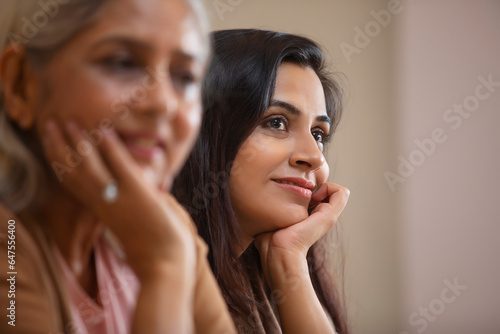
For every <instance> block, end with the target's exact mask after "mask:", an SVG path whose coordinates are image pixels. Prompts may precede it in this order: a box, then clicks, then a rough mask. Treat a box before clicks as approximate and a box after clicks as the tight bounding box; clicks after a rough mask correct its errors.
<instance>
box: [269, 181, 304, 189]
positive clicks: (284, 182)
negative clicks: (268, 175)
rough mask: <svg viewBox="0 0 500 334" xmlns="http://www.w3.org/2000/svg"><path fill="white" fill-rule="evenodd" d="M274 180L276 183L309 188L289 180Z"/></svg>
mask: <svg viewBox="0 0 500 334" xmlns="http://www.w3.org/2000/svg"><path fill="white" fill-rule="evenodd" d="M273 181H274V182H276V183H281V184H289V185H292V186H297V187H301V188H304V189H309V188H306V187H303V186H301V185H298V184H297V183H295V182H290V181H282V180H273Z"/></svg>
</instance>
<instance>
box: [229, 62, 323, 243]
mask: <svg viewBox="0 0 500 334" xmlns="http://www.w3.org/2000/svg"><path fill="white" fill-rule="evenodd" d="M329 131H330V121H329V118H328V116H327V114H326V105H325V96H324V92H323V87H322V85H321V82H320V80H319V78H318V76H317V75H316V73H315V72H314V71H313V70H312V69H311V68H310V67H306V68H303V67H301V66H299V65H296V64H292V63H283V64H282V65H280V67H279V69H278V75H277V78H276V87H275V92H274V96H273V99H272V102H271V107H270V108H269V109H268V110H267V111H266V113H265V115H264V117H263V118H262V119H261V121H260V123H259V125H258V126H257V127H256V128H255V130H254V131H253V132H252V134H250V136H249V137H248V138H247V139H246V140H245V141H244V142H243V145H242V146H241V148H240V150H239V151H238V153H237V155H236V158H235V161H234V165H233V167H232V169H231V176H230V194H231V201H232V204H233V209H234V212H235V214H236V218H237V220H238V222H239V224H240V225H241V227H242V230H243V232H244V234H245V235H244V239H245V238H250V239H251V238H253V237H254V236H255V235H257V234H259V233H262V232H269V231H274V230H277V229H280V228H284V227H287V226H290V225H293V224H295V223H298V222H300V221H302V220H304V219H305V218H307V217H308V207H309V203H310V200H311V194H312V192H313V191H314V190H315V189H316V188H317V187H319V186H320V185H321V184H323V183H324V182H326V179H327V177H328V173H329V168H328V164H327V163H326V161H325V158H324V156H323V141H324V140H325V139H326V137H327V136H328V134H329Z"/></svg>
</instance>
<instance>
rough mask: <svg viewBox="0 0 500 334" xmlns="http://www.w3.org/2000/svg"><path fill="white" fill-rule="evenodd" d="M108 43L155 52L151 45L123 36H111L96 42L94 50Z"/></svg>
mask: <svg viewBox="0 0 500 334" xmlns="http://www.w3.org/2000/svg"><path fill="white" fill-rule="evenodd" d="M108 43H115V44H122V45H126V46H129V47H132V48H137V49H142V50H146V51H151V50H153V46H152V45H151V44H149V43H146V42H143V41H140V40H137V39H135V38H130V37H128V36H121V35H111V36H106V37H104V38H102V39H100V40H98V41H97V42H95V43H94V44H93V45H92V47H93V48H98V47H100V46H101V45H104V44H108Z"/></svg>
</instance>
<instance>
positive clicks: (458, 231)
mask: <svg viewBox="0 0 500 334" xmlns="http://www.w3.org/2000/svg"><path fill="white" fill-rule="evenodd" d="M400 19H401V21H400V22H398V23H399V26H398V29H397V30H398V33H397V39H396V40H395V44H396V45H397V46H398V59H399V61H398V71H397V79H398V81H397V82H398V83H399V85H398V87H399V90H398V96H399V97H400V99H399V101H400V102H399V108H398V113H399V114H400V115H401V116H400V117H399V119H400V122H399V128H400V134H399V136H398V140H397V141H398V142H399V143H400V146H399V148H398V152H397V153H396V155H398V156H399V155H401V156H403V157H405V158H409V157H410V155H411V154H413V162H415V163H418V164H420V165H419V166H417V167H416V168H415V171H414V172H413V174H412V175H411V176H409V177H408V178H406V181H405V182H404V183H399V184H398V186H397V187H396V193H397V194H398V197H400V198H401V199H402V211H401V215H400V220H399V221H400V226H401V232H402V235H401V236H402V238H401V240H402V244H401V246H402V247H401V251H402V252H403V254H404V256H403V257H402V262H401V272H402V274H403V276H402V283H403V289H402V292H403V296H402V297H403V299H402V302H403V305H402V306H403V309H404V314H405V317H404V318H403V319H401V321H402V325H404V326H405V327H406V328H407V329H408V330H409V331H410V329H411V332H412V333H416V332H417V330H418V329H422V330H423V329H425V328H426V326H428V328H426V330H425V332H428V333H443V334H444V333H455V334H466V333H474V334H490V333H500V319H499V316H500V288H499V283H500V258H499V257H500V215H499V214H500V209H499V207H500V206H499V204H500V195H499V189H500V177H499V176H498V173H499V171H500V1H491V0H490V1H488V0H484V1H465V0H460V1H457V0H446V1H445V0H440V1H419V2H414V3H412V9H411V10H409V11H405V12H403V13H402V14H401V17H400ZM490 75H491V76H492V79H493V81H495V82H496V83H497V84H496V85H497V87H493V88H492V89H494V92H489V91H488V90H487V89H486V88H484V87H483V88H479V91H477V92H476V89H477V87H478V85H479V86H481V85H482V84H481V82H480V79H478V78H479V77H483V78H485V79H487V78H488V77H489V76H490ZM476 94H477V95H478V97H479V99H478V98H477V97H476V96H475V95H476ZM488 94H490V96H489V97H487V96H486V95H488ZM483 95H485V96H483ZM476 103H477V105H476ZM461 104H465V106H464V108H463V109H464V112H465V113H464V116H459V115H460V114H458V113H456V112H454V111H448V110H449V109H452V110H453V109H454V105H457V108H458V106H459V105H461ZM467 108H468V109H469V110H470V112H469V111H468V110H467ZM451 117H453V118H451ZM434 129H442V133H443V135H442V137H443V138H442V139H444V142H439V143H437V144H435V146H436V148H435V152H434V153H431V154H430V155H429V156H425V158H424V159H422V161H423V162H420V161H419V158H418V155H419V153H415V152H416V150H418V147H417V145H416V144H415V140H417V139H418V140H420V141H422V140H425V139H430V138H431V132H432V131H434ZM437 131H439V130H437ZM438 141H442V140H438ZM428 143H429V144H428V145H429V146H428V147H429V148H431V146H432V145H431V144H430V141H428ZM455 278H456V279H457V282H458V284H459V285H461V286H464V288H463V290H460V291H458V292H457V293H456V298H454V297H455V296H454V294H453V293H450V292H448V293H446V292H445V297H444V298H443V297H442V296H441V293H442V291H443V289H446V286H447V284H446V283H444V281H445V280H449V281H450V282H453V281H454V279H455ZM465 286H466V287H467V288H465ZM446 296H447V297H446ZM421 307H425V308H429V311H428V312H429V315H428V320H425V319H426V316H425V315H423V313H424V312H425V311H422V313H421V310H420V309H419V308H421ZM414 312H417V314H418V316H416V317H415V316H414V318H413V320H414V322H415V323H416V322H417V321H418V324H417V325H415V324H413V325H412V324H411V323H410V322H409V320H408V317H409V316H410V315H412V314H414ZM421 314H422V315H421Z"/></svg>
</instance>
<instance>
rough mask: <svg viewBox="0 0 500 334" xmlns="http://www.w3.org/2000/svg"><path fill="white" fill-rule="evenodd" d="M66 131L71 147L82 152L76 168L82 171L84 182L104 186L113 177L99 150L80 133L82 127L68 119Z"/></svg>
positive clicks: (98, 186)
mask: <svg viewBox="0 0 500 334" xmlns="http://www.w3.org/2000/svg"><path fill="white" fill-rule="evenodd" d="M66 131H67V133H68V137H69V140H70V143H71V145H72V147H73V148H74V149H76V150H77V151H78V152H82V155H83V158H82V161H81V163H80V165H79V166H78V169H79V172H80V173H82V172H83V173H84V174H83V175H85V182H89V181H91V182H92V183H93V188H94V189H99V190H100V189H102V188H104V187H105V186H106V185H107V184H108V182H109V181H110V180H111V179H113V178H114V177H113V175H112V174H111V173H110V171H109V169H108V168H107V166H106V164H105V163H104V161H103V159H102V158H101V156H100V154H99V151H98V150H97V148H96V147H95V146H94V145H92V144H91V143H90V142H89V141H88V140H87V139H86V138H85V137H84V136H83V135H82V129H81V127H80V126H79V125H78V124H77V123H75V122H73V121H70V122H69V123H68V124H67V126H66ZM80 175H81V174H80Z"/></svg>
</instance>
